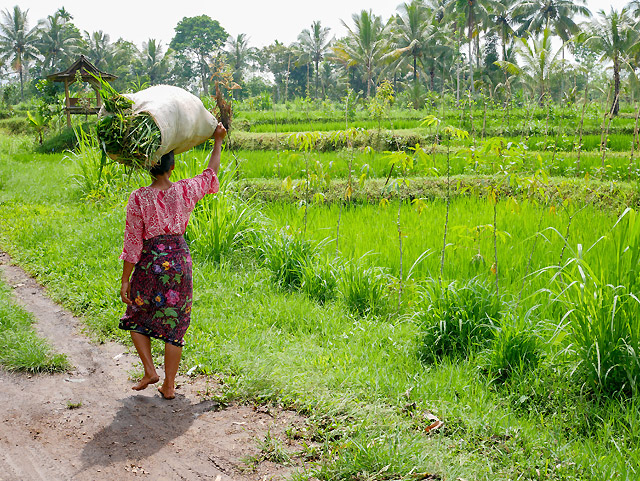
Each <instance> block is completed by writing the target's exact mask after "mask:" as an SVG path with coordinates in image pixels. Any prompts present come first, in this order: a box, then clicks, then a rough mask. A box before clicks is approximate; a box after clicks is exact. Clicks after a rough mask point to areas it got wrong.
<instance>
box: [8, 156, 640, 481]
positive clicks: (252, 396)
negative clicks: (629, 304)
mask: <svg viewBox="0 0 640 481" xmlns="http://www.w3.org/2000/svg"><path fill="white" fill-rule="evenodd" d="M0 145H1V144H0ZM197 155H199V156H200V157H198V159H197V160H198V161H199V164H198V165H204V163H205V158H204V157H205V156H204V154H197ZM227 159H228V157H227ZM227 162H229V161H228V160H227ZM76 169H77V167H76V166H75V165H74V164H73V163H71V162H69V163H60V156H49V157H47V156H43V157H40V158H38V160H37V161H32V162H29V161H28V159H27V158H26V155H25V158H23V159H21V160H15V159H13V158H11V156H9V155H7V154H5V152H4V151H2V149H1V148H0V181H2V185H3V190H2V194H1V195H2V197H1V198H0V245H1V246H2V248H4V249H7V250H8V251H9V252H10V253H11V254H12V256H13V257H14V259H16V260H17V261H18V262H19V263H20V264H21V265H23V266H25V267H26V268H27V269H28V270H29V271H30V272H32V273H34V274H35V275H37V276H38V278H39V279H40V280H41V281H42V282H43V283H45V284H46V285H47V288H48V290H49V292H51V293H52V295H53V297H54V298H55V299H57V300H58V301H60V302H63V303H64V304H65V305H67V306H68V307H70V308H71V309H72V310H73V311H74V312H75V313H76V314H77V315H80V316H82V318H83V319H84V321H85V322H86V323H87V325H88V326H90V328H91V329H92V332H94V333H95V335H96V336H98V337H111V338H117V339H123V340H124V339H126V336H125V335H124V334H122V333H121V332H119V330H118V329H117V321H118V319H119V317H120V315H121V314H122V312H123V311H124V307H123V305H122V303H121V302H120V301H119V300H118V296H117V280H118V279H119V271H120V269H121V265H120V262H119V261H118V260H117V257H118V254H119V252H120V249H121V242H122V240H121V239H122V237H121V236H122V230H123V226H124V203H125V202H126V189H123V190H122V191H121V190H119V189H113V190H111V191H109V192H107V193H106V194H107V195H106V196H105V197H103V198H101V199H100V200H92V201H89V202H87V201H85V200H84V197H83V195H82V192H81V191H80V187H79V186H74V185H73V184H70V183H69V182H68V179H69V178H70V176H71V175H72V174H74V173H76V172H77V171H76ZM46 172H52V174H51V175H49V176H47V175H43V174H44V173H46ZM185 172H187V169H184V171H183V173H185ZM16 179H19V180H20V182H15V181H16ZM143 181H144V179H138V180H135V179H134V181H132V184H130V186H129V187H128V188H129V189H131V188H134V187H135V185H137V184H136V182H143ZM67 184H68V187H67V189H64V190H62V191H61V190H60V186H64V185H67ZM218 207H222V206H218ZM258 207H259V209H260V210H261V211H262V213H263V214H264V215H265V216H266V217H268V218H271V219H272V221H273V223H274V226H276V229H274V231H277V227H279V226H283V225H289V226H291V227H290V231H296V230H298V229H300V228H301V219H302V212H301V211H300V210H298V208H296V207H295V206H292V205H290V204H274V205H260V206H258ZM416 207H417V206H415V205H413V206H410V205H406V206H405V207H403V210H402V211H401V214H402V217H401V219H402V222H403V224H402V225H403V233H404V235H406V237H405V238H404V242H405V244H404V245H405V249H406V252H405V254H406V256H407V257H406V260H405V267H406V268H408V267H409V266H410V265H411V262H412V261H413V260H414V259H415V258H417V254H419V253H420V252H423V251H424V250H425V249H432V250H433V251H434V253H433V254H431V255H430V256H428V257H427V258H426V259H425V261H424V262H423V263H422V264H420V266H422V267H420V269H422V270H420V269H418V268H416V269H417V270H416V271H415V273H416V275H417V276H418V277H419V276H424V275H427V274H428V273H429V272H430V273H431V274H432V275H437V271H438V252H439V250H438V249H439V246H441V245H442V244H441V242H442V237H441V236H442V233H443V232H442V229H443V226H444V212H445V211H444V204H443V202H442V200H433V201H429V202H427V203H426V206H425V208H424V209H423V210H422V214H419V213H418V210H417V208H416ZM337 209H338V206H337V205H332V206H328V207H325V206H317V205H313V206H311V207H310V209H309V212H308V214H309V225H308V226H307V229H308V230H307V232H308V237H311V238H314V239H322V238H325V237H328V238H332V237H334V235H335V226H336V219H337ZM498 209H499V210H498V226H499V229H500V231H501V232H505V231H506V232H509V234H510V236H506V235H504V236H501V237H504V239H501V240H500V241H499V245H498V248H499V252H498V254H499V258H500V259H501V262H504V266H503V268H502V267H501V269H503V270H501V271H500V272H501V274H502V275H503V285H502V286H503V289H504V290H505V291H507V292H510V293H511V295H512V296H515V295H516V294H517V292H518V290H519V287H520V282H521V279H522V272H523V271H524V269H525V267H526V264H527V262H528V253H529V252H531V251H532V249H533V245H532V243H533V239H534V237H532V236H533V235H534V234H535V233H536V232H539V231H543V232H544V234H545V237H544V238H543V237H540V238H539V239H538V243H537V246H536V249H535V251H534V252H535V255H536V257H535V259H534V261H532V266H531V270H533V269H534V268H536V267H540V266H549V265H553V264H557V263H558V262H559V258H560V251H561V246H562V242H561V241H560V242H559V240H560V236H559V235H558V234H554V233H553V231H552V230H548V229H547V230H543V229H544V228H545V227H551V226H553V227H555V228H556V229H557V230H558V232H559V233H561V234H562V235H564V233H565V231H566V226H567V225H568V217H567V216H568V215H570V214H571V213H576V216H575V218H574V219H573V221H572V225H571V234H570V244H569V245H570V247H571V248H572V249H570V250H567V251H566V253H565V257H564V259H565V260H568V259H570V258H572V257H575V256H576V255H577V254H578V252H579V251H578V249H577V248H576V246H577V244H578V243H583V244H584V245H585V246H586V245H591V244H592V243H593V242H595V240H597V238H598V237H599V236H600V235H603V234H608V232H609V230H610V228H611V226H612V225H613V222H615V219H616V217H617V216H616V213H615V212H611V211H606V210H598V209H590V208H587V209H585V210H583V211H581V212H579V213H578V210H577V208H576V207H575V206H573V205H571V204H570V205H569V208H568V210H567V211H566V212H565V211H564V210H563V209H562V208H561V207H558V209H557V210H556V212H555V214H554V213H553V211H549V209H543V208H540V207H537V206H535V205H534V204H533V203H527V202H524V203H518V204H513V203H507V202H504V203H502V202H501V203H500V204H499V206H498ZM225 212H226V211H225ZM396 216H397V203H396V201H395V200H394V199H391V203H390V204H389V205H388V206H387V207H386V208H385V207H381V206H379V205H377V204H376V205H369V206H364V205H363V206H357V207H352V208H345V209H344V210H343V212H342V221H341V222H342V223H341V226H342V227H341V238H340V239H341V240H340V245H339V246H340V251H341V252H342V255H343V256H344V258H345V259H349V258H354V257H355V258H357V257H358V256H359V255H360V253H362V252H366V251H367V250H374V251H375V252H377V253H379V254H376V255H375V256H373V255H372V256H367V257H366V258H365V261H367V262H371V263H372V264H373V263H374V262H373V261H374V260H375V264H378V265H386V266H387V267H388V269H390V270H391V271H392V272H398V271H399V269H398V268H399V265H398V255H397V252H398V251H397V241H398V231H397V226H396V225H395V223H394V221H395V219H396ZM541 219H542V220H541ZM491 222H492V205H491V203H490V202H489V201H488V200H486V199H482V198H480V199H479V198H477V197H475V196H473V195H472V194H471V193H470V194H469V195H468V198H464V197H463V198H460V199H457V200H455V201H454V203H453V204H452V208H451V212H450V227H451V229H450V231H449V241H450V242H451V245H450V246H449V247H447V256H446V264H445V266H446V269H445V278H446V279H454V278H455V279H460V280H463V281H464V280H467V279H468V278H470V277H474V276H482V275H484V276H485V277H487V278H488V279H489V280H491V279H492V277H491V274H490V270H489V272H487V266H486V265H484V266H477V265H476V266H475V267H474V265H472V264H471V263H470V261H471V260H472V259H473V258H474V256H475V255H476V254H477V248H478V246H479V248H480V253H481V255H482V256H483V257H485V258H487V259H488V260H487V264H489V266H490V262H492V260H491V261H489V259H491V257H492V249H491V248H492V242H491V240H490V236H489V234H488V233H489V231H487V230H486V229H484V228H482V229H480V234H479V238H478V241H477V243H476V241H475V240H474V234H475V232H477V231H476V230H475V229H474V227H475V226H483V225H487V224H489V223H491ZM209 225H212V224H211V222H209ZM538 226H541V227H538ZM454 227H457V228H455V229H454ZM203 228H205V227H203ZM195 240H196V239H193V241H195ZM614 240H615V239H614V238H612V239H611V240H610V241H609V240H606V241H605V240H603V241H601V242H600V243H599V244H598V247H596V248H594V249H593V250H592V251H591V252H590V253H589V255H588V256H587V257H588V259H591V260H592V261H593V262H595V261H594V259H598V271H599V272H606V273H608V274H607V275H610V276H612V277H611V279H615V277H614V276H615V275H617V274H616V272H617V267H616V263H615V262H613V261H615V259H614V257H615V256H616V255H617V254H615V252H616V250H615V249H614V248H613V247H612V246H613V244H612V243H613V242H614ZM252 242H253V241H252ZM257 242H259V239H258V241H257ZM476 244H477V245H476ZM214 245H215V242H214ZM327 249H329V252H330V253H332V252H334V250H332V245H331V244H328V245H327ZM333 249H335V245H333ZM219 252H220V257H219V259H218V260H219V262H214V260H213V259H207V257H206V255H203V254H197V255H196V257H195V259H194V261H195V262H194V286H195V290H194V306H193V318H192V325H191V327H190V330H189V332H188V335H187V338H186V341H187V346H186V347H185V349H184V363H183V369H185V370H186V369H189V368H191V367H194V366H195V367H196V369H197V371H198V372H202V373H206V374H211V375H216V376H218V377H220V378H221V379H222V381H223V386H224V393H223V395H224V396H225V397H227V398H235V399H241V400H243V399H244V400H250V401H252V402H270V403H274V404H276V405H281V406H285V407H288V408H293V409H297V410H298V411H300V412H301V413H303V414H306V415H308V416H309V430H308V434H307V436H308V438H309V440H314V441H316V442H318V443H320V446H321V457H320V459H319V460H318V464H317V465H316V466H314V467H312V472H311V473H308V474H309V476H310V475H313V476H315V477H317V478H319V479H322V480H329V479H331V480H335V479H345V480H346V479H398V480H400V479H402V480H409V479H416V477H417V475H419V474H420V473H437V474H439V475H440V476H442V477H443V478H445V479H456V478H458V477H461V478H464V479H470V480H471V479H478V480H496V479H503V480H507V479H539V478H543V479H552V480H600V479H611V478H614V477H618V478H620V479H633V478H634V477H635V473H636V472H637V470H638V469H639V468H640V463H639V460H640V448H639V446H640V444H639V443H638V441H639V440H640V419H639V418H638V412H640V411H639V410H638V404H637V397H636V396H631V397H623V396H615V395H614V396H608V395H602V394H601V393H599V392H598V391H593V390H592V389H589V388H588V385H587V384H586V383H585V381H584V380H583V378H581V377H580V375H579V373H577V371H576V370H575V368H576V358H575V357H574V356H573V354H572V353H571V352H569V350H567V349H566V346H567V343H568V342H570V337H568V336H569V335H570V334H571V332H570V330H568V329H566V326H564V323H565V322H566V319H563V314H564V311H563V310H562V309H561V307H560V305H559V303H552V302H550V301H549V298H547V297H545V296H544V295H543V294H544V293H539V294H538V296H539V297H538V298H537V299H538V302H536V301H535V299H534V298H531V299H529V298H527V299H523V301H522V302H523V303H524V304H526V305H527V307H528V312H529V314H528V316H529V317H528V318H527V323H526V324H525V326H526V327H527V328H532V329H535V330H536V332H537V333H538V334H539V335H540V337H541V339H544V341H545V353H546V354H547V355H546V356H544V357H541V358H540V359H538V361H537V366H534V367H532V368H531V369H522V370H521V371H520V372H519V373H518V374H517V375H513V376H507V381H506V382H504V383H500V384H496V383H491V382H490V379H489V378H488V377H487V376H486V375H485V374H484V373H483V371H482V370H481V369H479V366H481V365H485V364H483V363H484V359H485V358H484V357H481V356H485V354H484V353H482V352H478V353H475V352H472V351H469V352H470V354H469V355H468V358H467V359H463V358H460V357H452V358H442V359H439V360H438V361H437V362H435V363H433V364H429V365H425V364H424V363H422V362H421V361H420V358H419V356H418V354H417V351H418V343H419V340H420V339H423V336H422V334H423V331H422V328H421V325H420V323H418V322H415V321H414V319H412V317H411V316H396V315H389V312H384V314H383V315H381V316H376V315H373V314H372V313H367V312H363V313H360V312H358V311H357V310H356V312H352V311H351V310H350V309H349V308H348V307H347V306H346V305H345V304H344V302H343V301H342V300H341V299H340V298H336V299H335V300H331V299H329V300H327V301H326V302H324V303H319V302H317V301H316V300H314V299H311V298H310V297H309V296H307V295H305V294H304V293H303V292H301V291H298V290H296V289H293V290H291V289H283V288H282V286H279V285H278V284H277V283H275V282H273V279H272V274H271V272H270V271H269V270H268V269H266V268H264V267H262V263H261V262H260V259H259V257H256V256H253V255H252V254H250V253H247V252H246V251H244V252H240V253H238V252H236V251H235V250H233V249H232V250H231V252H229V251H225V250H223V249H221V250H220V251H219ZM500 265H502V264H500ZM607 266H608V267H607ZM475 269H484V271H483V272H480V273H479V272H476V270H475ZM510 271H514V272H510ZM404 272H405V275H406V273H407V270H405V271H404ZM518 275H520V277H518ZM519 281H520V282H519ZM490 285H491V284H490ZM407 295H409V293H407ZM543 301H544V306H546V305H547V304H550V305H551V306H552V307H550V308H547V307H544V306H541V305H538V304H541V303H542V302H543ZM507 306H509V305H507V304H505V307H507ZM412 309H414V307H412V306H408V312H412ZM393 312H394V311H393V310H392V311H391V313H392V314H393ZM362 314H364V315H362ZM512 321H513V320H512V319H510V322H512ZM513 322H514V324H515V321H513ZM505 331H506V329H505ZM510 339H511V338H508V337H507V338H505V339H504V343H503V344H501V345H497V350H498V352H497V353H496V355H495V356H493V357H490V359H492V362H491V363H488V364H486V365H488V366H490V367H489V369H494V371H498V370H500V369H503V370H504V368H505V366H507V367H508V368H511V367H513V366H512V365H513V363H514V362H515V361H513V359H516V360H517V359H518V356H517V351H516V352H515V357H514V350H515V349H521V352H524V351H525V350H526V349H529V348H528V347H526V346H525V347H511V346H513V342H511V341H510ZM524 343H526V340H525V341H522V342H516V345H517V346H523V345H524ZM501 346H502V347H501ZM476 356H477V357H476ZM520 358H522V356H521V357H520ZM491 366H493V367H491ZM429 412H430V413H433V414H435V415H436V416H438V418H440V419H441V420H443V421H444V423H445V424H444V427H443V428H442V429H440V430H438V431H434V432H432V433H430V434H426V433H425V428H426V427H427V426H428V425H429V424H430V422H431V421H429V419H428V417H427V413H429ZM538 473H539V474H538ZM309 476H307V477H309Z"/></svg>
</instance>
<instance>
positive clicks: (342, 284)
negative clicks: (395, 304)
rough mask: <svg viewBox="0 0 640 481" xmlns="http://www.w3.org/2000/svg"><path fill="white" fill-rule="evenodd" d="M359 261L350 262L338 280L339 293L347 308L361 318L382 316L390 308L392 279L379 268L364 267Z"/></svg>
mask: <svg viewBox="0 0 640 481" xmlns="http://www.w3.org/2000/svg"><path fill="white" fill-rule="evenodd" d="M361 261H362V259H360V262H358V261H351V262H348V263H347V264H346V265H345V266H344V269H342V272H341V275H340V277H339V279H338V291H339V292H340V295H341V297H342V300H343V301H344V303H345V304H346V306H347V308H348V309H349V310H351V311H352V312H355V313H357V314H359V315H361V316H365V315H374V316H375V315H381V314H383V313H384V312H385V311H386V310H388V306H389V299H388V294H389V289H388V287H389V285H390V280H391V277H390V275H389V274H388V273H387V272H386V270H385V269H383V268H381V267H378V266H371V267H364V265H363V263H362V262H361Z"/></svg>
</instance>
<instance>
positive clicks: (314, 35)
mask: <svg viewBox="0 0 640 481" xmlns="http://www.w3.org/2000/svg"><path fill="white" fill-rule="evenodd" d="M330 31H331V29H329V28H327V27H322V25H321V24H320V21H315V22H313V23H312V24H311V29H310V30H309V29H306V28H305V29H304V30H303V31H302V32H301V33H300V35H298V43H299V46H300V49H301V50H302V51H303V52H304V53H306V55H307V56H308V58H309V59H310V60H311V61H312V62H313V64H314V66H315V69H314V73H315V94H314V97H315V98H318V85H319V79H320V69H319V65H320V62H321V61H322V60H323V59H324V57H325V55H326V54H327V52H328V51H329V46H330V45H331V39H330V38H329V32H330Z"/></svg>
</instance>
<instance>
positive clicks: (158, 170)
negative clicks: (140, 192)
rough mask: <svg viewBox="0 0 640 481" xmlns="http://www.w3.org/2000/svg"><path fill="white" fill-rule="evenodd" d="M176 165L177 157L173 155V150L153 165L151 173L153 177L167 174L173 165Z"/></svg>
mask: <svg viewBox="0 0 640 481" xmlns="http://www.w3.org/2000/svg"><path fill="white" fill-rule="evenodd" d="M174 165H175V158H174V156H173V150H172V151H171V152H167V153H166V154H164V155H163V156H162V157H160V162H158V163H157V164H156V165H154V166H153V167H151V169H150V170H149V173H150V174H151V176H152V177H158V176H159V175H162V174H166V173H167V172H169V170H170V169H171V167H173V166H174Z"/></svg>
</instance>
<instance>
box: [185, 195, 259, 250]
mask: <svg viewBox="0 0 640 481" xmlns="http://www.w3.org/2000/svg"><path fill="white" fill-rule="evenodd" d="M264 225H265V222H264V219H263V217H262V215H261V214H260V211H259V210H258V207H257V206H256V205H255V204H251V203H248V202H246V201H243V200H240V199H238V198H235V197H233V196H232V195H231V194H229V193H227V192H219V193H218V194H216V195H207V196H205V197H204V199H202V200H201V201H200V202H198V204H196V208H195V209H194V211H193V214H192V217H191V221H190V222H189V225H188V226H187V231H186V238H187V239H188V241H189V245H190V246H191V248H192V249H193V252H194V254H195V255H196V256H199V257H201V258H203V259H208V260H212V261H214V262H216V263H219V262H221V260H222V259H223V257H226V256H229V255H231V254H232V253H234V252H236V251H240V250H246V249H250V248H253V247H254V246H255V245H256V244H258V243H259V242H258V241H257V240H258V238H260V237H261V236H262V233H263V230H264Z"/></svg>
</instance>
